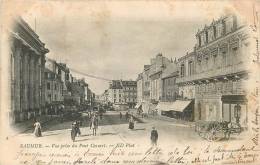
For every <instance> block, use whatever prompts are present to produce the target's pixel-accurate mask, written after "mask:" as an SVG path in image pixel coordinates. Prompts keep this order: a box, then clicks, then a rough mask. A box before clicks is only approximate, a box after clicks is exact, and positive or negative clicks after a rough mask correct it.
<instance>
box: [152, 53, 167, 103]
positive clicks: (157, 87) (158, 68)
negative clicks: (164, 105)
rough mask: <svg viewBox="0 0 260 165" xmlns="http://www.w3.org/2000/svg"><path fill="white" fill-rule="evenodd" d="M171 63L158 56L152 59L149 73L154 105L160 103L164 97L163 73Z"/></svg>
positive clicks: (160, 55)
mask: <svg viewBox="0 0 260 165" xmlns="http://www.w3.org/2000/svg"><path fill="white" fill-rule="evenodd" d="M170 63H171V61H170V60H169V59H168V58H166V57H163V56H162V54H158V55H157V56H156V57H155V58H152V59H151V66H150V71H149V73H150V74H149V78H150V89H151V91H150V92H151V93H150V99H151V101H152V102H153V103H158V101H159V100H160V99H161V97H162V79H161V78H162V71H163V70H164V69H165V68H166V67H167V66H168V65H169V64H170Z"/></svg>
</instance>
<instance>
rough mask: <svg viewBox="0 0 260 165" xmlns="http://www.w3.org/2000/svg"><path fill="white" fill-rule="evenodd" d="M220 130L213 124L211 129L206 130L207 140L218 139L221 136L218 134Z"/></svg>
mask: <svg viewBox="0 0 260 165" xmlns="http://www.w3.org/2000/svg"><path fill="white" fill-rule="evenodd" d="M220 134H221V131H220V130H219V127H217V126H214V127H212V128H211V130H209V131H208V134H207V135H208V136H207V140H208V141H210V142H212V141H219V140H220V139H221V137H222V136H220Z"/></svg>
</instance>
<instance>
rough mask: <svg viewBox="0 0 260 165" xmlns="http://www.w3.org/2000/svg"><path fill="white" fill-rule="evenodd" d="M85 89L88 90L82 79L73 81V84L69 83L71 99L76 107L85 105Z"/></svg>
mask: <svg viewBox="0 0 260 165" xmlns="http://www.w3.org/2000/svg"><path fill="white" fill-rule="evenodd" d="M85 88H88V84H87V83H86V82H85V80H84V79H79V80H77V79H75V80H74V79H73V82H71V83H70V92H71V97H72V98H73V99H72V100H74V102H75V103H76V104H77V105H83V104H85V101H86V100H85V97H86V93H85Z"/></svg>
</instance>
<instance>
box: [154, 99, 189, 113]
mask: <svg viewBox="0 0 260 165" xmlns="http://www.w3.org/2000/svg"><path fill="white" fill-rule="evenodd" d="M190 103H191V100H176V101H174V102H159V103H158V105H157V106H156V109H157V110H161V111H177V112H183V111H184V110H185V108H186V107H188V105H189V104H190Z"/></svg>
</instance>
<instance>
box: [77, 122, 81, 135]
mask: <svg viewBox="0 0 260 165" xmlns="http://www.w3.org/2000/svg"><path fill="white" fill-rule="evenodd" d="M79 127H80V121H76V136H77V135H78V136H80V135H81V132H80V129H79Z"/></svg>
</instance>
